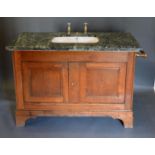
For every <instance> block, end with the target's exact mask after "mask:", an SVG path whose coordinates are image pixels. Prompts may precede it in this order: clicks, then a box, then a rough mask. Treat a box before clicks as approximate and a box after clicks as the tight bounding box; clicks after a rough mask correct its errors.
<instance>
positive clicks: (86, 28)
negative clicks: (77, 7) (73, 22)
mask: <svg viewBox="0 0 155 155" xmlns="http://www.w3.org/2000/svg"><path fill="white" fill-rule="evenodd" d="M83 25H84V34H87V31H88V23H86V22H85V23H83Z"/></svg>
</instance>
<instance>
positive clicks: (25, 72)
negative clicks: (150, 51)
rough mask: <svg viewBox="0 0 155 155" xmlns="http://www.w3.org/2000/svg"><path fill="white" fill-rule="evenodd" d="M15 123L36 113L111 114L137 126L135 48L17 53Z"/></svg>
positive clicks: (20, 124) (17, 123)
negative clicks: (132, 49) (129, 49)
mask: <svg viewBox="0 0 155 155" xmlns="http://www.w3.org/2000/svg"><path fill="white" fill-rule="evenodd" d="M12 58H13V66H14V79H15V88H16V102H17V103H16V125H17V126H23V125H24V124H25V121H26V120H28V119H29V118H32V117H37V116H100V117H102V116H108V117H112V118H114V119H120V120H121V121H122V122H123V123H124V127H125V128H132V127H133V109H132V107H133V103H132V99H133V81H134V65H135V52H134V51H133V52H127V51H124V52H122V51H121V52H118V51H117V52H114V51H107V52H106V51H102V52H95V51H94V52H89V51H87V52H86V51H78V52H75V51H61V52H60V51H15V52H14V53H13V57H12Z"/></svg>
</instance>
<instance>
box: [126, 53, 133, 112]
mask: <svg viewBox="0 0 155 155" xmlns="http://www.w3.org/2000/svg"><path fill="white" fill-rule="evenodd" d="M128 55H129V56H128V63H127V75H126V93H125V95H126V96H125V109H126V110H132V106H133V103H132V102H133V89H134V86H133V85H134V71H135V53H129V54H128Z"/></svg>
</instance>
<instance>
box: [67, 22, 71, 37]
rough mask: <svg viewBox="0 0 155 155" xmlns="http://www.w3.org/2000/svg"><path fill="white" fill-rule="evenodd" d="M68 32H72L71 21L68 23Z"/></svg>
mask: <svg viewBox="0 0 155 155" xmlns="http://www.w3.org/2000/svg"><path fill="white" fill-rule="evenodd" d="M67 34H68V35H70V34H71V23H67Z"/></svg>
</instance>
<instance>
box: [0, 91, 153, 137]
mask: <svg viewBox="0 0 155 155" xmlns="http://www.w3.org/2000/svg"><path fill="white" fill-rule="evenodd" d="M14 112H15V100H14V99H6V98H4V99H1V100H0V137H10V138H11V137H25V138H26V137H56V138H58V137H61V138H63V137H66V138H67V137H74V138H76V137H80V138H82V137H90V138H93V137H155V94H154V92H153V91H147V92H136V93H135V94H134V117H135V120H134V128H133V129H125V128H123V126H122V124H121V122H120V121H118V120H114V119H112V118H109V117H103V118H93V117H78V118H75V117H71V118H69V117H61V118H60V117H47V118H46V117H39V118H37V119H30V120H28V121H27V123H26V126H25V127H20V128H19V127H18V128H17V127H16V126H15V120H14Z"/></svg>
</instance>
